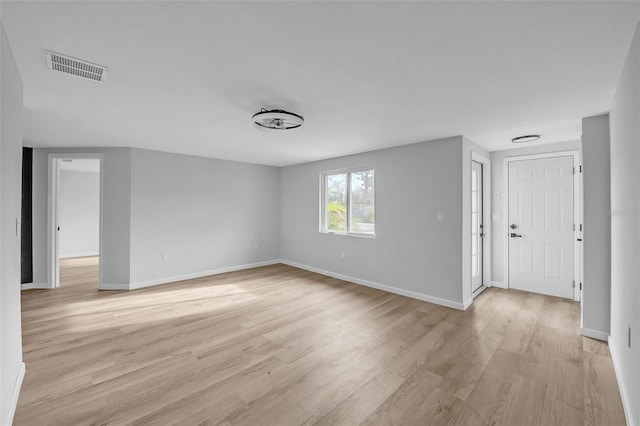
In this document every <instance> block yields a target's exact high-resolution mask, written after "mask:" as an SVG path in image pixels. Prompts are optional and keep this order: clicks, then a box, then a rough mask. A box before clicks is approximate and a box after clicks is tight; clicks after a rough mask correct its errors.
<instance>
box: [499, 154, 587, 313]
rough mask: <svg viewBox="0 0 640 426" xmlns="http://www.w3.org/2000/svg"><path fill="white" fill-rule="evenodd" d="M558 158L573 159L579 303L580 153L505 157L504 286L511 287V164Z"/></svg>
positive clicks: (576, 297) (578, 294)
mask: <svg viewBox="0 0 640 426" xmlns="http://www.w3.org/2000/svg"><path fill="white" fill-rule="evenodd" d="M557 157H573V170H574V173H573V223H574V224H575V227H576V228H575V231H574V233H573V283H574V287H573V300H575V301H577V302H579V301H580V299H581V292H580V286H579V283H581V282H582V270H581V266H580V259H581V258H582V245H581V244H580V242H579V241H578V239H582V233H581V231H580V225H581V224H582V201H581V198H580V194H581V188H582V178H581V177H582V174H581V172H580V151H579V150H571V151H558V152H548V153H543V154H531V155H517V156H511V157H505V158H504V160H503V166H502V175H503V188H504V193H505V197H504V203H503V209H504V211H503V218H504V220H503V222H504V229H503V231H502V241H503V246H502V247H503V254H504V260H503V277H504V285H505V287H506V288H510V286H509V230H508V228H509V163H511V162H514V161H523V160H539V159H543V158H557Z"/></svg>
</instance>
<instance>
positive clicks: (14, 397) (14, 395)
mask: <svg viewBox="0 0 640 426" xmlns="http://www.w3.org/2000/svg"><path fill="white" fill-rule="evenodd" d="M26 370H27V366H26V364H25V363H24V362H21V363H20V369H19V370H18V376H17V377H16V381H15V382H14V384H13V390H12V392H11V403H10V405H9V411H8V412H7V418H6V419H3V422H2V424H3V425H5V424H6V425H10V424H13V416H14V415H15V414H16V408H17V407H18V397H19V396H20V389H21V388H22V381H23V380H24V373H25V372H26Z"/></svg>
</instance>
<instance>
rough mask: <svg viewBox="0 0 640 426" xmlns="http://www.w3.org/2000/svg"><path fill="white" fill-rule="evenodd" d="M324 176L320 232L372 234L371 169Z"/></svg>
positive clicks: (373, 206) (372, 190) (372, 174)
mask: <svg viewBox="0 0 640 426" xmlns="http://www.w3.org/2000/svg"><path fill="white" fill-rule="evenodd" d="M324 176H325V178H324V206H323V207H324V226H323V230H324V232H340V233H354V234H369V235H373V234H375V171H374V170H362V171H354V172H344V173H335V174H325V175H324Z"/></svg>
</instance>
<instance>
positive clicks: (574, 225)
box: [573, 223, 576, 232]
mask: <svg viewBox="0 0 640 426" xmlns="http://www.w3.org/2000/svg"><path fill="white" fill-rule="evenodd" d="M575 230H576V224H575V223H574V224H573V231H574V232H575Z"/></svg>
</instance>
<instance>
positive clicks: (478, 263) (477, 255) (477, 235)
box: [471, 161, 484, 292]
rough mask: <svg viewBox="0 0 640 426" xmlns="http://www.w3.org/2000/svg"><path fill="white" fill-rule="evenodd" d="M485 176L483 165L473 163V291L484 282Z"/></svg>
mask: <svg viewBox="0 0 640 426" xmlns="http://www.w3.org/2000/svg"><path fill="white" fill-rule="evenodd" d="M482 181H483V175H482V163H478V162H477V161H472V162H471V290H472V292H475V291H476V290H478V289H479V288H480V287H482V285H483V284H484V282H483V258H484V256H483V246H484V244H483V237H484V229H483V228H484V225H483V203H482V201H483V183H482Z"/></svg>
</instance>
